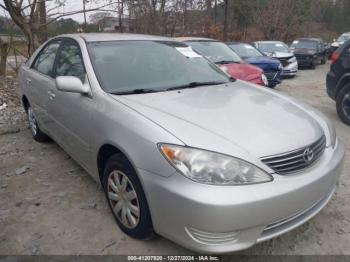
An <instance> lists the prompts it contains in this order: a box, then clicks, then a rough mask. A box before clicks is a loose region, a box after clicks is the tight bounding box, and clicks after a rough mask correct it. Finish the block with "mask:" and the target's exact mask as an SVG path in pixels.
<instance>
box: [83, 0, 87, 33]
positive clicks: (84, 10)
mask: <svg viewBox="0 0 350 262" xmlns="http://www.w3.org/2000/svg"><path fill="white" fill-rule="evenodd" d="M86 1H87V0H83V12H84V32H86V8H85V4H86Z"/></svg>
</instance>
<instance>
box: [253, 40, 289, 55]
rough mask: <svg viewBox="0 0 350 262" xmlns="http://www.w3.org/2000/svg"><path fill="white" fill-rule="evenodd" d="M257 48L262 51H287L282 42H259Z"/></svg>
mask: <svg viewBox="0 0 350 262" xmlns="http://www.w3.org/2000/svg"><path fill="white" fill-rule="evenodd" d="M258 48H259V50H260V51H262V52H264V53H274V52H284V53H289V50H288V46H287V45H286V44H284V43H282V42H278V43H259V44H258Z"/></svg>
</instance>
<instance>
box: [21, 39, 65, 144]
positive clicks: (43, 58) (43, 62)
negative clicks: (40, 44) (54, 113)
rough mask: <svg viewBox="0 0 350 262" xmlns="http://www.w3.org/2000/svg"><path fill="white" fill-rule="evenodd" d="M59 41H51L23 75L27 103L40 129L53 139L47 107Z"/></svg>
mask: <svg viewBox="0 0 350 262" xmlns="http://www.w3.org/2000/svg"><path fill="white" fill-rule="evenodd" d="M61 43H62V41H61V40H59V39H58V40H52V41H50V42H48V43H47V44H46V46H45V47H44V48H43V49H42V50H41V51H40V52H39V54H38V55H37V57H36V58H35V60H34V62H33V63H32V65H31V67H30V68H29V69H28V71H27V73H26V74H25V79H24V84H25V90H26V94H27V95H28V98H29V102H30V103H31V106H32V108H33V110H34V112H35V116H36V118H37V120H38V123H39V125H40V128H41V129H43V130H44V131H46V132H48V133H49V134H50V135H51V136H53V138H54V136H55V135H54V132H53V131H54V128H53V125H52V124H53V119H52V117H51V116H50V112H49V110H48V106H49V104H50V101H51V99H52V90H54V89H55V87H56V83H55V79H54V64H55V59H56V55H57V52H58V49H59V47H60V44H61Z"/></svg>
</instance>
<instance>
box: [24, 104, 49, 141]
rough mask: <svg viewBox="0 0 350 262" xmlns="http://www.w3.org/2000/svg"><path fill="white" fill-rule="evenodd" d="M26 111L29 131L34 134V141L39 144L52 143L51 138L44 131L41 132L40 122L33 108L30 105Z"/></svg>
mask: <svg viewBox="0 0 350 262" xmlns="http://www.w3.org/2000/svg"><path fill="white" fill-rule="evenodd" d="M26 111H27V117H28V123H29V129H30V132H31V133H32V136H33V138H34V140H35V141H38V142H48V141H50V137H49V136H48V135H46V134H45V133H44V132H43V131H41V129H40V127H39V125H38V122H37V120H36V118H35V114H34V111H33V108H32V107H31V106H30V105H29V106H28V107H27V110H26Z"/></svg>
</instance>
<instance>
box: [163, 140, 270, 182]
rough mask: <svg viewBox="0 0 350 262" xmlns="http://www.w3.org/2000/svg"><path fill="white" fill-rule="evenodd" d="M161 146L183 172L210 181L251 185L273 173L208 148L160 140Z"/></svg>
mask: <svg viewBox="0 0 350 262" xmlns="http://www.w3.org/2000/svg"><path fill="white" fill-rule="evenodd" d="M159 149H160V151H161V152H162V154H163V155H164V157H165V158H166V159H167V160H168V161H169V163H170V164H171V165H172V166H174V167H175V168H176V169H177V170H178V171H179V172H180V173H181V174H183V175H184V176H186V177H188V178H190V179H192V180H193V181H195V182H199V183H203V184H210V185H248V184H257V183H265V182H270V181H272V180H273V178H272V176H270V175H269V174H267V173H265V172H264V171H262V170H261V169H259V168H258V167H256V166H254V165H252V164H249V163H248V162H245V161H243V160H240V159H237V158H234V157H230V156H226V155H222V154H219V153H214V152H209V151H205V150H200V149H195V148H189V147H184V146H176V145H168V144H160V145H159Z"/></svg>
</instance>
